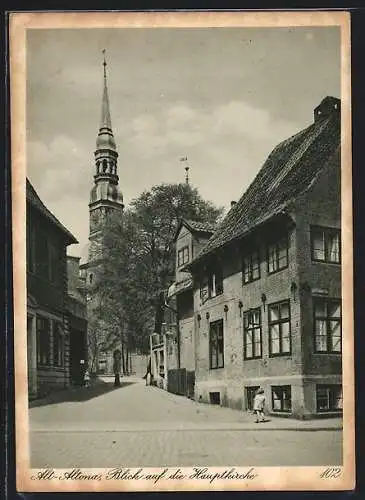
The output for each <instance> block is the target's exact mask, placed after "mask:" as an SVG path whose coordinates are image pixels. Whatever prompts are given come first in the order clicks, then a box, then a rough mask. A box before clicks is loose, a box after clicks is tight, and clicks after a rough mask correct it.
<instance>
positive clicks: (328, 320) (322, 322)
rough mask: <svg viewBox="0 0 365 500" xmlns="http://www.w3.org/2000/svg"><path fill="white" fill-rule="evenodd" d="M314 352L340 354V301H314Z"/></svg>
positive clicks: (318, 299)
mask: <svg viewBox="0 0 365 500" xmlns="http://www.w3.org/2000/svg"><path fill="white" fill-rule="evenodd" d="M313 303H314V304H313V305H314V337H315V340H314V342H315V352H327V353H340V352H341V340H342V333H341V301H340V300H333V299H320V298H317V299H314V300H313Z"/></svg>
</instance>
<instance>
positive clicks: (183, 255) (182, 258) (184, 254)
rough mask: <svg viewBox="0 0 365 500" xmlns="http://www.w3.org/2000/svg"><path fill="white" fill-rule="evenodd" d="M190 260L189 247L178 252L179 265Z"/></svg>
mask: <svg viewBox="0 0 365 500" xmlns="http://www.w3.org/2000/svg"><path fill="white" fill-rule="evenodd" d="M188 262H189V247H188V246H186V247H183V248H181V249H180V250H178V252H177V267H181V266H183V265H184V264H187V263H188Z"/></svg>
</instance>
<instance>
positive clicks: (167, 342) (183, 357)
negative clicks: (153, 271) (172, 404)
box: [151, 219, 215, 398]
mask: <svg viewBox="0 0 365 500" xmlns="http://www.w3.org/2000/svg"><path fill="white" fill-rule="evenodd" d="M214 229H215V225H214V224H210V223H207V222H205V223H202V222H197V221H192V220H186V219H182V220H181V221H180V223H179V224H178V227H177V230H176V233H175V237H174V245H175V251H176V262H175V281H174V283H173V284H172V285H171V286H170V288H169V291H168V297H167V309H166V313H165V320H166V323H165V330H166V334H165V336H164V338H163V345H162V346H161V347H160V348H159V347H157V346H156V347H155V349H160V350H163V352H164V359H166V366H165V375H164V377H165V387H164V388H165V389H167V390H168V391H169V392H173V393H176V394H182V395H185V396H187V397H190V398H193V397H194V384H195V329H194V294H193V280H192V276H191V274H190V272H189V271H188V270H186V269H185V266H186V265H188V264H189V263H190V262H191V261H192V260H193V259H194V258H195V257H196V256H197V255H199V252H200V251H201V250H202V248H203V247H204V245H205V244H206V243H207V241H208V240H209V238H210V236H211V235H212V234H213V232H214ZM154 339H155V337H152V340H154ZM151 346H153V342H152V344H151ZM154 356H155V358H154V357H153V356H152V363H155V365H156V367H157V361H156V360H158V359H161V356H162V354H161V355H157V357H156V354H155V355H154ZM158 356H160V358H158ZM156 371H157V370H156Z"/></svg>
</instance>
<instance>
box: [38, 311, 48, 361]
mask: <svg viewBox="0 0 365 500" xmlns="http://www.w3.org/2000/svg"><path fill="white" fill-rule="evenodd" d="M50 352H51V345H50V320H49V319H48V318H42V317H41V316H37V364H38V365H49V364H50Z"/></svg>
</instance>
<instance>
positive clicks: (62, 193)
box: [10, 11, 355, 492]
mask: <svg viewBox="0 0 365 500" xmlns="http://www.w3.org/2000/svg"><path fill="white" fill-rule="evenodd" d="M350 46H351V44H350V17H349V14H348V13H346V12H319V11H317V12H310V11H307V12H300V13H299V12H295V13H294V12H290V13H289V12H259V13H258V12H256V13H255V12H238V11H237V12H219V13H209V12H189V13H186V12H161V13H158V12H148V13H147V12H145V13H144V12H138V13H122V12H120V13H116V12H98V13H72V12H68V13H13V14H11V15H10V81H11V140H12V144H11V145H12V203H13V228H14V231H13V251H14V311H15V317H14V322H15V331H14V344H15V392H16V426H15V431H16V463H17V470H16V476H17V489H18V490H19V491H27V492H38V491H40V492H42V491H105V492H106V491H179V490H186V491H188V490H236V491H245V490H247V491H249V490H292V491H293V490H351V489H353V488H354V485H355V453H354V427H355V425H354V424H355V416H354V352H353V347H354V327H353V267H352V259H353V248H352V166H351V81H350V74H351V73H350Z"/></svg>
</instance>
